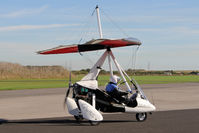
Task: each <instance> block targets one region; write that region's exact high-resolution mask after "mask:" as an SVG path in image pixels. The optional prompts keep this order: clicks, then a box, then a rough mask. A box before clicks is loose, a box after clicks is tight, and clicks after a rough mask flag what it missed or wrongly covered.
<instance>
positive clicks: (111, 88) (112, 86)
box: [106, 75, 128, 102]
mask: <svg viewBox="0 0 199 133" xmlns="http://www.w3.org/2000/svg"><path fill="white" fill-rule="evenodd" d="M120 80H121V79H120V77H118V76H117V75H113V77H111V78H110V82H109V83H108V85H107V86H106V92H107V93H108V94H109V95H110V96H111V97H113V98H116V99H117V100H119V101H120V102H122V101H125V100H126V99H125V98H123V97H122V96H124V95H127V94H128V93H127V92H122V91H120V88H119V87H118V86H117V83H118V82H119V81H120Z"/></svg>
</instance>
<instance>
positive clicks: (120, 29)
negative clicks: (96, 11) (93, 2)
mask: <svg viewBox="0 0 199 133" xmlns="http://www.w3.org/2000/svg"><path fill="white" fill-rule="evenodd" d="M101 12H102V13H103V14H104V16H106V18H107V19H108V20H109V21H110V22H111V23H112V24H113V25H114V26H115V27H116V28H117V29H118V30H119V31H120V32H121V33H123V34H124V35H125V36H126V37H129V35H128V34H127V33H126V32H125V31H124V30H123V29H122V28H121V27H120V26H119V25H118V24H117V23H115V21H113V19H112V18H111V17H110V16H109V15H108V14H107V13H106V12H104V10H102V9H101Z"/></svg>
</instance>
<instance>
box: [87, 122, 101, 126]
mask: <svg viewBox="0 0 199 133" xmlns="http://www.w3.org/2000/svg"><path fill="white" fill-rule="evenodd" d="M89 122H90V124H91V126H97V125H99V124H100V121H89Z"/></svg>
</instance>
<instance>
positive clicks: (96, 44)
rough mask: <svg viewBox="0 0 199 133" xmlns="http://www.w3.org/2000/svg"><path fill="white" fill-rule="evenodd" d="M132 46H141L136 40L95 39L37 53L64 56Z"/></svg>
mask: <svg viewBox="0 0 199 133" xmlns="http://www.w3.org/2000/svg"><path fill="white" fill-rule="evenodd" d="M132 45H141V41H140V40H138V39H136V38H124V39H115V40H111V39H96V40H91V41H89V42H86V43H84V44H74V45H62V46H58V47H55V48H52V49H47V50H42V51H38V52H37V53H38V54H65V53H77V52H87V51H95V50H101V49H107V48H116V47H125V46H132Z"/></svg>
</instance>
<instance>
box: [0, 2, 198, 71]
mask: <svg viewBox="0 0 199 133" xmlns="http://www.w3.org/2000/svg"><path fill="white" fill-rule="evenodd" d="M10 3H12V4H10ZM97 4H98V5H99V8H100V15H101V21H102V29H103V33H104V34H103V35H104V37H105V38H125V37H128V36H129V37H135V38H138V39H139V40H141V41H142V42H143V43H142V45H141V46H140V47H139V50H138V51H137V54H136V55H135V51H136V49H137V47H125V48H120V49H113V53H114V54H115V56H116V58H117V60H118V62H119V63H120V64H121V66H122V67H124V69H128V68H133V69H134V68H135V69H145V70H199V64H198V62H197V60H198V58H199V54H198V51H199V39H198V34H199V27H198V22H199V19H198V18H199V15H198V12H199V6H198V5H199V1H196V0H191V1H186V0H165V1H158V0H154V1H138V0H133V1H131V0H127V1H125V2H122V1H119V0H117V1H116V2H115V1H113V0H110V1H99V0H85V1H80V0H77V1H64V0H61V1H59V3H58V2H56V1H47V0H44V1H38V0H36V1H25V0H8V1H3V2H1V5H0V19H1V22H0V47H1V49H0V53H1V56H0V62H2V61H3V62H4V61H5V62H11V63H15V62H16V63H19V64H21V65H37V66H38V65H60V66H64V67H67V68H70V69H72V70H81V69H86V68H90V67H92V66H93V65H94V63H95V61H96V60H97V59H98V58H99V57H100V56H101V54H102V52H103V51H97V52H88V53H82V54H83V56H81V55H79V54H66V55H37V54H36V53H35V52H36V51H39V50H44V49H49V48H53V47H56V46H58V45H70V44H74V43H78V42H81V43H83V42H85V41H89V39H92V38H99V35H98V30H97V23H96V22H97V20H96V16H95V14H94V15H93V16H91V14H92V12H93V10H94V8H95V6H96V5H97ZM135 56H136V61H135ZM105 65H106V64H105ZM104 68H105V70H106V69H107V67H106V66H105V67H104Z"/></svg>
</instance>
